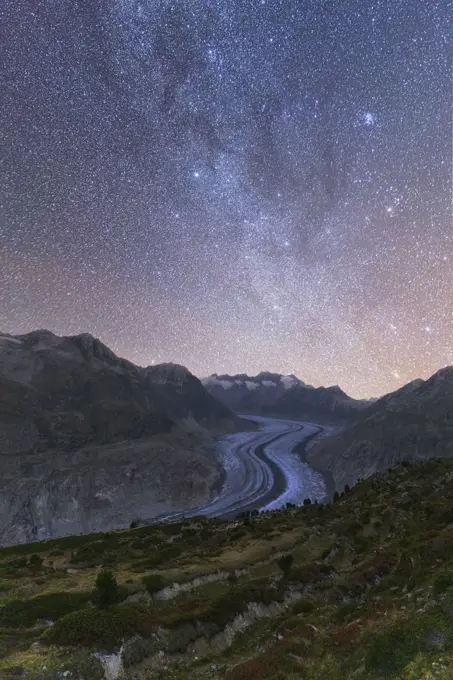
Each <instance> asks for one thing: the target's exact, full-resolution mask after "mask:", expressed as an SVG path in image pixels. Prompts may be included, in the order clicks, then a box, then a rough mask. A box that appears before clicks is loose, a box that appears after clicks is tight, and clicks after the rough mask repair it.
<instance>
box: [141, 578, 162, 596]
mask: <svg viewBox="0 0 453 680" xmlns="http://www.w3.org/2000/svg"><path fill="white" fill-rule="evenodd" d="M142 581H143V584H144V586H145V588H146V590H147V591H148V593H149V594H150V595H154V593H157V592H158V591H159V590H162V588H165V581H164V579H163V578H162V576H161V575H160V574H148V575H147V576H144V577H143V579H142Z"/></svg>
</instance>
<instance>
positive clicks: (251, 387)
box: [245, 380, 259, 390]
mask: <svg viewBox="0 0 453 680" xmlns="http://www.w3.org/2000/svg"><path fill="white" fill-rule="evenodd" d="M245 386H246V388H247V389H248V390H257V389H258V387H259V384H258V383H256V382H252V381H251V380H246V381H245Z"/></svg>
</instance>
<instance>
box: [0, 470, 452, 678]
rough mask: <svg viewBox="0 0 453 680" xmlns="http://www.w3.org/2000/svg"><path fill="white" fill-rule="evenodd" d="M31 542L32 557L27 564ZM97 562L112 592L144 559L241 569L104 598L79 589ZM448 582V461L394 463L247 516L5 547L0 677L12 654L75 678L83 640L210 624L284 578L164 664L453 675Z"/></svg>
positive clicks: (215, 672)
mask: <svg viewBox="0 0 453 680" xmlns="http://www.w3.org/2000/svg"><path fill="white" fill-rule="evenodd" d="M286 551H290V552H292V554H293V555H294V564H293V568H292V571H291V573H290V574H289V577H288V578H287V579H286V580H282V578H281V572H280V570H279V567H278V565H277V564H276V557H277V556H278V555H279V554H280V553H281V552H286ZM32 554H38V555H39V556H40V557H41V558H43V560H44V562H43V565H41V566H40V565H39V564H36V565H35V566H33V565H30V556H31V555H32ZM35 561H37V560H36V558H35ZM101 566H107V567H108V568H110V569H112V570H113V571H114V572H115V574H116V576H117V579H118V582H119V584H120V586H121V592H122V598H125V597H126V595H127V594H130V593H134V592H137V591H143V590H144V583H143V579H146V577H147V576H148V577H149V575H151V574H157V575H159V576H160V580H161V583H162V584H164V585H165V584H171V583H173V582H178V583H182V582H187V581H190V580H191V579H193V578H195V577H197V576H200V575H206V574H209V573H213V572H216V571H217V570H225V571H228V572H231V571H233V570H234V569H247V572H246V573H244V574H242V575H240V576H238V578H237V579H224V580H219V581H217V582H212V583H207V584H204V585H200V586H198V587H197V588H194V589H193V590H191V591H190V592H187V593H182V594H180V595H179V596H178V597H176V598H175V599H172V600H168V601H153V602H152V603H151V604H144V603H141V604H124V602H123V603H120V604H119V605H117V606H116V607H115V608H113V609H112V610H110V611H108V612H107V613H105V612H100V611H99V610H96V609H95V610H93V609H92V608H91V607H90V604H89V598H90V592H91V589H92V585H93V582H94V579H95V577H96V574H97V572H98V571H99V568H100V567H101ZM73 570H77V571H73ZM452 587H453V461H451V460H438V459H434V460H430V461H427V462H424V463H420V464H416V465H409V466H401V465H400V466H398V467H397V468H394V469H393V470H389V471H388V472H387V473H385V474H384V475H382V476H380V477H374V478H371V479H368V480H366V481H364V482H361V483H359V484H358V485H357V486H356V487H354V488H353V489H352V490H351V491H350V492H349V493H347V494H345V495H344V496H343V497H342V498H341V499H340V500H339V501H338V502H336V503H333V504H331V505H329V506H326V507H319V506H307V507H305V508H297V509H292V510H286V511H274V512H272V513H266V514H262V515H260V516H259V517H256V518H254V519H252V521H251V523H250V524H249V525H244V523H243V521H242V520H238V521H236V522H222V521H220V520H207V519H200V520H198V519H192V520H186V521H185V522H183V523H182V524H169V525H160V526H153V527H143V528H139V529H135V530H128V531H121V532H115V533H110V534H97V535H89V536H73V537H69V538H62V539H57V540H53V541H47V542H42V543H38V544H34V545H22V546H15V547H9V548H4V549H1V550H0V678H2V680H3V679H4V678H5V680H6V679H7V678H13V677H15V678H17V677H18V676H19V677H20V672H21V669H22V670H27V671H28V675H27V677H28V678H29V680H35V679H37V678H39V679H40V680H41V679H43V680H44V679H45V680H53V679H54V678H55V679H56V678H57V677H59V676H58V674H57V671H62V670H70V672H71V676H69V677H70V678H75V677H80V678H87V679H88V678H90V680H91V678H93V679H94V680H95V679H96V677H99V669H98V667H97V666H96V664H95V665H93V663H94V662H93V661H92V660H91V659H92V657H91V656H90V654H89V649H90V648H96V647H97V648H105V649H114V648H115V647H117V646H118V643H119V641H120V639H121V637H122V636H123V635H124V636H125V637H126V638H128V637H131V636H132V635H134V634H135V633H139V634H141V635H142V636H143V637H145V638H149V639H151V638H152V635H153V631H155V630H156V629H157V628H158V627H159V626H162V627H164V628H166V629H173V630H174V629H175V627H177V626H179V624H180V623H181V622H186V623H188V624H189V623H191V622H193V621H201V622H203V625H204V626H205V630H208V629H209V626H211V630H212V632H218V631H220V630H221V629H223V627H224V626H225V625H226V624H227V623H228V622H229V621H231V620H232V618H234V616H235V615H236V614H238V613H240V612H242V611H244V610H245V608H246V605H247V603H248V602H252V601H258V602H265V603H269V602H272V601H279V600H281V598H282V596H283V594H284V592H285V591H286V592H288V590H289V589H294V590H296V591H298V592H301V593H303V597H302V599H301V600H299V601H297V602H296V603H295V604H294V605H290V606H288V607H287V608H286V610H284V611H283V613H280V614H276V615H275V616H273V617H270V618H265V619H261V620H260V621H258V622H257V623H255V625H253V626H251V627H249V628H247V630H246V631H245V632H243V633H241V634H240V635H238V636H236V638H235V639H234V642H233V644H232V646H231V647H229V648H228V649H227V650H225V651H223V652H221V653H220V652H219V653H217V654H215V653H214V652H208V654H207V655H206V656H204V657H203V656H202V657H201V658H200V659H199V660H198V661H195V659H194V656H192V659H191V660H190V662H189V660H188V659H187V658H185V659H184V663H183V664H182V665H181V666H180V667H176V666H172V667H171V668H170V669H169V670H168V671H167V672H166V674H165V675H164V676H163V677H172V678H175V679H179V680H189V678H194V677H196V678H200V680H252V679H253V680H296V678H306V679H307V680H308V679H309V680H318V679H319V680H344V679H346V678H350V677H351V678H357V679H358V680H361V679H365V678H369V679H370V680H372V679H374V678H376V679H377V678H382V677H387V678H393V679H395V678H401V679H403V680H415V678H419V679H420V680H429V679H431V678H452V677H453V590H451V589H450V590H449V588H452ZM71 612H76V613H71ZM80 612H82V613H80ZM46 620H47V621H49V620H52V621H57V624H56V625H55V626H53V627H49V625H48V623H46ZM40 621H43V623H40ZM46 628H47V629H48V630H47V633H45V632H44V639H43V638H41V637H40V636H42V635H43V631H45V630H46ZM38 641H40V643H39V644H38V645H36V644H35V645H34V644H33V643H35V642H38ZM50 642H55V643H56V642H58V643H62V642H64V643H79V644H73V646H65V647H61V646H55V645H52V644H49V643H50ZM44 643H45V644H44ZM185 644H186V643H185V642H184V640H182V639H181V640H180V642H179V643H178V642H177V643H176V646H175V651H181V652H182V651H184V647H185ZM433 664H438V665H437V666H436V665H433ZM214 666H215V668H214ZM44 667H45V668H44ZM75 669H77V672H76V670H75ZM140 673H141V675H140V677H141V678H148V677H153V676H152V675H151V674H150V671H149V670H148V671H144V670H140Z"/></svg>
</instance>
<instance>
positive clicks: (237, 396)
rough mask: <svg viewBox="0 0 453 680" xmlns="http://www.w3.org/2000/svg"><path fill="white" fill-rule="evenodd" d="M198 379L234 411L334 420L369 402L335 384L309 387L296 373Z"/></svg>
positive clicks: (219, 376)
mask: <svg viewBox="0 0 453 680" xmlns="http://www.w3.org/2000/svg"><path fill="white" fill-rule="evenodd" d="M201 382H202V383H203V385H204V386H205V388H206V389H207V391H208V392H209V393H210V394H211V395H212V396H214V397H215V398H216V399H218V400H219V401H220V402H222V404H224V405H225V406H228V408H230V409H232V410H233V411H235V412H236V413H244V414H253V415H262V416H266V415H267V416H274V417H279V418H292V419H295V420H312V421H314V422H319V423H334V422H338V421H342V420H345V419H347V418H351V417H353V416H355V415H356V414H357V413H358V412H359V411H361V410H363V409H364V408H366V407H367V406H369V402H368V401H362V400H357V399H352V398H351V397H349V396H348V395H347V394H345V392H343V391H342V390H341V389H340V388H339V387H338V385H335V386H333V387H312V386H311V385H306V384H305V383H304V382H303V381H302V380H300V379H299V378H297V377H296V376H295V375H280V374H279V373H266V372H263V373H259V374H258V375H256V376H254V377H250V376H248V375H246V374H244V373H241V374H238V375H232V376H230V375H217V374H216V373H214V374H213V375H211V376H209V377H208V378H202V380H201Z"/></svg>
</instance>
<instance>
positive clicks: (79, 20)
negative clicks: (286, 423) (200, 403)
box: [0, 0, 453, 397]
mask: <svg viewBox="0 0 453 680" xmlns="http://www.w3.org/2000/svg"><path fill="white" fill-rule="evenodd" d="M452 17H453V3H452V1H451V0H437V1H436V0H430V2H427V0H411V1H410V2H409V0H367V1H366V2H365V1H364V0H3V2H2V3H1V4H0V45H1V52H0V92H1V106H0V180H1V181H0V329H1V330H2V331H3V332H8V333H25V332H28V331H30V330H33V329H36V328H47V329H49V330H52V331H54V332H55V333H57V334H64V335H69V334H75V333H79V332H89V333H92V334H93V335H95V336H97V337H99V338H100V339H101V340H102V341H103V342H105V343H106V344H107V345H109V346H110V347H111V348H112V349H113V350H114V351H116V352H117V353H118V354H120V355H121V356H124V357H126V358H128V359H130V360H132V361H134V362H136V363H138V364H140V365H148V364H151V363H159V362H163V361H174V362H177V363H182V364H184V365H186V366H187V367H188V368H189V369H190V370H191V371H192V372H194V373H195V374H197V375H199V376H205V375H208V374H210V373H212V372H217V373H236V372H248V373H249V374H255V373H257V372H259V371H262V370H270V371H278V372H283V373H295V374H296V375H298V376H299V377H300V378H302V379H303V380H305V381H307V382H309V383H311V384H313V385H321V384H322V385H330V384H339V385H340V386H341V387H342V388H343V389H345V390H346V391H347V392H348V393H349V394H351V395H352V396H355V397H371V396H378V395H380V394H383V393H385V392H388V391H391V390H394V389H396V388H398V387H399V386H401V385H402V384H404V383H406V382H408V381H409V380H412V379H414V378H417V377H423V378H426V377H428V376H429V375H431V374H432V373H433V372H434V371H436V370H438V369H439V368H441V367H442V366H444V365H446V364H453V305H452V300H453V221H452V59H451V57H452V51H451V37H452Z"/></svg>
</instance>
